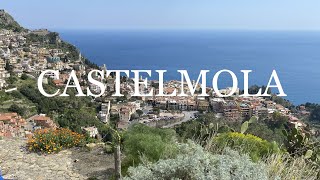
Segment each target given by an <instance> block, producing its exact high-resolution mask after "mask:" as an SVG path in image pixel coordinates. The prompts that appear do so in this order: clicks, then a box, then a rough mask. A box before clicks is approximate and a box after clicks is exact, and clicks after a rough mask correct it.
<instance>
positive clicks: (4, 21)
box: [0, 9, 26, 32]
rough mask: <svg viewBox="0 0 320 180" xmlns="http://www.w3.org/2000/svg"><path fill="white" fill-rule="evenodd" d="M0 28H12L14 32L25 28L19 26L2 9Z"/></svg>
mask: <svg viewBox="0 0 320 180" xmlns="http://www.w3.org/2000/svg"><path fill="white" fill-rule="evenodd" d="M0 29H8V30H13V31H14V32H21V31H24V30H26V29H24V28H23V27H21V26H20V25H19V23H17V22H16V21H15V20H14V18H13V17H12V16H11V15H10V14H8V13H7V12H5V11H4V10H3V9H0Z"/></svg>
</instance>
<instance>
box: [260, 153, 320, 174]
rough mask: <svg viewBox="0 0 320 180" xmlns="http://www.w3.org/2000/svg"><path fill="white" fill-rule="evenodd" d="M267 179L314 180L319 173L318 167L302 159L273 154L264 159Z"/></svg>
mask: <svg viewBox="0 0 320 180" xmlns="http://www.w3.org/2000/svg"><path fill="white" fill-rule="evenodd" d="M265 164H266V165H267V168H268V173H269V179H284V180H300V179H301V180H316V179H318V177H317V175H318V172H320V168H319V166H318V165H313V164H312V163H311V162H308V161H307V160H306V159H304V158H303V157H296V158H292V157H291V156H290V155H288V154H273V155H271V156H269V157H267V158H266V159H265Z"/></svg>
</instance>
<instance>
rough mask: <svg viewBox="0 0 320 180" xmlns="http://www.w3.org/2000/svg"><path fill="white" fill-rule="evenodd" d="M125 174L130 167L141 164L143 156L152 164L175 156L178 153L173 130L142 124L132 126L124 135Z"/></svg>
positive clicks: (123, 166)
mask: <svg viewBox="0 0 320 180" xmlns="http://www.w3.org/2000/svg"><path fill="white" fill-rule="evenodd" d="M123 147H124V154H125V159H124V160H123V163H122V169H123V171H124V173H125V172H126V170H127V168H128V167H129V166H136V165H138V164H139V163H141V158H140V157H141V156H143V157H144V158H145V159H146V160H148V161H150V162H156V161H158V160H159V159H161V158H168V157H172V156H174V154H175V153H176V143H175V132H174V131H173V130H171V129H159V128H152V127H148V126H145V125H142V124H136V125H134V126H132V127H131V128H130V129H129V130H128V131H127V132H126V133H125V134H124V142H123Z"/></svg>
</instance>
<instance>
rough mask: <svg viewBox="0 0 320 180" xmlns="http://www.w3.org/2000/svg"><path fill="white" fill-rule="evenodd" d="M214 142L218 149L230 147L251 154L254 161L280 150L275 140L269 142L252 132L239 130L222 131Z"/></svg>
mask: <svg viewBox="0 0 320 180" xmlns="http://www.w3.org/2000/svg"><path fill="white" fill-rule="evenodd" d="M213 143H214V146H215V148H216V149H223V148H225V147H230V148H232V149H235V150H237V151H240V152H242V153H246V154H249V155H250V157H251V159H252V160H254V161H257V160H259V159H261V158H262V157H264V156H266V155H269V154H273V153H277V152H279V151H280V150H279V147H278V145H277V144H276V143H275V142H268V141H266V140H264V139H261V138H259V137H257V136H254V135H252V134H242V133H238V132H229V133H222V134H220V135H218V136H217V137H215V138H214V139H213Z"/></svg>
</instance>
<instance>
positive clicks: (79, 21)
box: [0, 0, 320, 30]
mask: <svg viewBox="0 0 320 180" xmlns="http://www.w3.org/2000/svg"><path fill="white" fill-rule="evenodd" d="M0 8H1V9H5V10H6V11H8V12H9V13H10V14H11V15H12V16H13V17H14V18H15V19H16V20H17V21H18V22H19V23H20V24H21V25H23V26H24V27H26V28H29V29H38V28H48V29H231V30H233V29H245V30H320V11H319V9H320V1H319V0H308V1H302V0H265V1H258V0H91V1H88V0H54V1H53V0H51V1H49V0H0Z"/></svg>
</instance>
